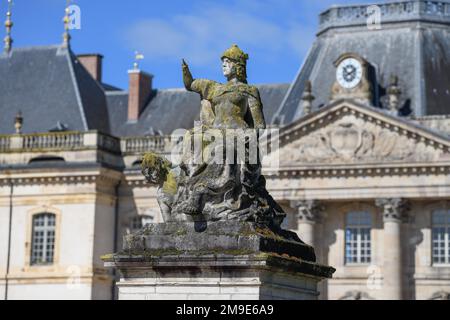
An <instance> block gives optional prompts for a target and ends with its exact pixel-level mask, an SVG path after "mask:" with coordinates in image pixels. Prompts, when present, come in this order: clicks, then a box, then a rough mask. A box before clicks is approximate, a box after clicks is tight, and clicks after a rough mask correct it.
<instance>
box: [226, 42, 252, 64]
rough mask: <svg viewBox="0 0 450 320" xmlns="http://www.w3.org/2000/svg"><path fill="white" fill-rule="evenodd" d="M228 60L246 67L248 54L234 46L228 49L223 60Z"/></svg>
mask: <svg viewBox="0 0 450 320" xmlns="http://www.w3.org/2000/svg"><path fill="white" fill-rule="evenodd" d="M223 58H228V59H230V60H233V61H235V62H236V63H238V64H240V65H242V66H245V65H246V64H247V60H248V54H246V53H244V51H242V50H241V49H240V48H239V47H238V46H237V44H233V45H232V46H231V47H230V48H229V49H227V50H226V51H225V52H224V53H223V54H222V57H221V59H223Z"/></svg>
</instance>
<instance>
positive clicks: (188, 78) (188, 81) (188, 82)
mask: <svg viewBox="0 0 450 320" xmlns="http://www.w3.org/2000/svg"><path fill="white" fill-rule="evenodd" d="M181 68H182V70H183V82H184V87H185V88H186V90H188V91H192V88H191V87H192V83H193V82H194V78H193V77H192V74H191V71H190V70H189V66H188V65H187V63H186V61H184V59H182V61H181Z"/></svg>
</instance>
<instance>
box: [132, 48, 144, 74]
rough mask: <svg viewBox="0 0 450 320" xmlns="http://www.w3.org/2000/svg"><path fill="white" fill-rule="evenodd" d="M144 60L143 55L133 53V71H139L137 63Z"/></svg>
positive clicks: (136, 52)
mask: <svg viewBox="0 0 450 320" xmlns="http://www.w3.org/2000/svg"><path fill="white" fill-rule="evenodd" d="M143 59H144V55H143V54H142V53H140V52H138V51H135V52H134V64H133V66H134V70H138V69H139V61H140V60H143Z"/></svg>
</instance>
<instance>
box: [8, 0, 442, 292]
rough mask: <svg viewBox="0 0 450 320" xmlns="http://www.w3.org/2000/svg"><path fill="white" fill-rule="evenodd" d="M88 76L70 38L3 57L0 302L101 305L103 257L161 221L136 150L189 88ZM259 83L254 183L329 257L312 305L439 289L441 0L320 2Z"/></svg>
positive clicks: (178, 115) (194, 113)
mask: <svg viewBox="0 0 450 320" xmlns="http://www.w3.org/2000/svg"><path fill="white" fill-rule="evenodd" d="M373 15H375V18H376V19H375V18H374V16H373ZM373 18H374V19H373ZM378 18H379V19H378ZM378 22H381V24H379V25H377V23H378ZM299 41H301V39H299ZM101 71H102V56H101V55H99V54H84V55H76V54H75V53H74V52H73V51H72V50H71V48H70V45H68V43H65V44H63V45H56V46H45V47H30V48H9V49H8V50H5V52H4V53H3V54H1V55H0V74H1V75H2V77H1V78H0V114H1V117H0V298H1V299H112V298H114V297H115V295H116V292H115V287H114V281H115V278H116V276H117V275H115V274H114V273H113V271H112V270H107V269H105V268H104V267H103V263H102V261H101V259H100V257H101V256H102V255H103V254H106V253H111V252H115V251H118V250H119V248H120V247H121V245H122V236H123V235H125V234H127V233H129V232H133V231H135V230H137V229H139V228H141V227H142V226H143V225H145V224H146V223H159V222H162V218H161V215H160V212H159V208H158V204H157V201H156V189H155V188H153V187H152V186H149V185H148V184H146V183H145V181H144V178H143V176H142V175H141V173H140V159H141V156H142V154H143V153H144V152H146V151H150V150H153V151H157V152H159V153H161V154H163V155H168V154H169V153H170V152H171V150H172V147H173V145H174V144H175V143H176V142H177V141H174V139H173V136H171V133H172V132H174V131H175V130H176V129H187V128H191V127H192V126H193V124H194V121H195V120H197V119H198V116H199V111H200V98H199V97H198V95H196V94H193V93H189V92H187V91H185V90H184V89H165V90H158V89H155V88H153V87H152V75H150V74H148V73H146V72H144V71H142V70H139V69H138V68H135V69H133V70H130V71H129V72H128V74H129V88H128V90H127V91H125V90H121V89H119V88H116V87H114V86H111V85H109V84H105V83H104V82H103V81H102V72H101ZM258 88H259V90H260V93H261V99H262V102H263V104H264V113H265V118H266V121H267V122H268V123H269V124H270V125H271V127H274V128H279V130H280V131H279V133H280V134H279V138H280V139H279V145H280V147H279V149H278V150H276V151H273V152H272V153H271V154H270V155H269V156H268V159H269V160H270V158H271V157H278V159H279V167H278V168H275V169H274V168H269V167H267V168H265V169H264V171H265V172H264V173H265V175H266V178H267V188H268V190H269V192H270V193H271V194H272V195H273V197H274V198H275V199H276V200H277V201H278V202H279V203H280V204H281V205H282V206H283V207H284V209H285V211H286V212H287V214H288V215H287V218H286V220H285V222H284V226H285V227H286V228H289V229H291V230H294V231H297V232H298V234H299V236H300V238H301V239H302V240H303V241H305V242H307V243H309V244H312V245H313V246H314V248H315V249H316V255H317V259H318V261H319V262H321V263H323V264H327V265H331V266H333V267H335V268H336V272H335V274H334V276H333V279H330V280H327V281H325V282H323V283H322V284H321V288H320V291H321V296H320V298H321V299H449V297H450V137H449V134H450V109H449V108H450V3H448V2H446V1H423V0H407V1H392V2H390V3H383V4H378V5H377V6H372V7H368V6H336V7H332V8H330V9H329V10H327V11H325V12H323V13H322V14H321V15H320V25H319V30H318V33H317V37H316V40H315V42H314V43H313V45H312V48H311V49H310V52H309V54H308V56H307V58H306V60H305V62H304V64H303V66H302V67H301V68H300V70H299V72H298V74H297V76H296V78H295V79H294V81H293V82H292V83H291V84H265V85H259V86H258Z"/></svg>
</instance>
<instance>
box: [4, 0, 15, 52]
mask: <svg viewBox="0 0 450 320" xmlns="http://www.w3.org/2000/svg"><path fill="white" fill-rule="evenodd" d="M11 7H12V0H8V12H6V21H5V27H6V37H5V39H4V40H3V42H4V43H5V47H4V50H5V52H6V53H9V52H10V51H11V49H12V43H13V39H12V38H11V29H12V27H13V25H14V24H13V22H12V20H11V15H12V13H11Z"/></svg>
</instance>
